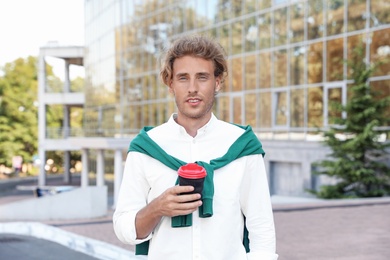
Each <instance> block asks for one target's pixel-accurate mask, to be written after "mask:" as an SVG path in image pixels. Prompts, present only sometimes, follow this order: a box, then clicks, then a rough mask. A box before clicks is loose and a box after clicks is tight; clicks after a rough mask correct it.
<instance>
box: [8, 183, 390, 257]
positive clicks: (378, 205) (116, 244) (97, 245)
mask: <svg viewBox="0 0 390 260" xmlns="http://www.w3.org/2000/svg"><path fill="white" fill-rule="evenodd" d="M109 191H110V188H109ZM31 196H32V194H31V193H30V194H28V193H23V194H18V192H15V190H13V189H9V190H8V192H1V185H0V204H2V203H8V202H12V201H16V200H20V199H24V198H27V197H31ZM272 202H273V209H274V219H275V228H276V241H277V245H276V247H277V253H278V254H279V260H388V259H390V197H386V198H373V199H350V200H318V199H312V198H294V197H282V196H273V197H272ZM0 214H1V212H0ZM112 214H113V210H112V209H109V211H108V212H107V215H106V216H103V217H100V218H94V219H74V220H50V221H49V220H48V221H41V222H39V223H38V222H31V221H29V220H26V221H25V222H18V223H14V222H0V259H15V260H24V259H34V260H35V259H59V260H62V259H72V258H74V259H82V260H83V259H115V260H116V259H139V258H136V257H134V253H133V249H134V248H133V247H132V246H130V245H124V244H122V243H121V242H120V241H119V240H118V239H117V238H116V236H115V234H114V231H113V227H112ZM26 234H29V235H26ZM48 234H49V235H48ZM50 234H51V235H50ZM58 237H61V239H59V238H58ZM49 240H50V241H49ZM42 256H44V257H43V258H42ZM61 257H62V258H61ZM232 260H234V259H232Z"/></svg>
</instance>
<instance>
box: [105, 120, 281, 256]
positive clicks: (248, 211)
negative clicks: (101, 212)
mask: <svg viewBox="0 0 390 260" xmlns="http://www.w3.org/2000/svg"><path fill="white" fill-rule="evenodd" d="M175 116H176V115H173V116H171V118H170V119H169V120H168V122H167V123H165V124H162V125H160V126H158V127H155V128H153V129H152V130H149V131H148V135H149V136H150V138H152V139H153V140H154V141H155V142H156V143H157V144H158V145H159V146H160V147H161V148H162V149H164V150H165V151H166V152H167V153H168V154H170V155H171V156H174V157H176V158H178V159H180V160H182V161H185V162H195V161H204V162H207V163H209V162H210V160H212V159H216V158H218V157H221V156H223V155H224V154H225V153H226V152H227V150H228V148H229V147H230V146H231V145H232V144H233V143H234V141H235V140H236V139H237V138H238V137H239V136H240V135H241V134H243V132H244V130H243V129H241V128H239V127H237V126H234V125H232V124H229V123H226V122H223V121H221V120H218V119H217V118H216V117H215V116H214V115H212V118H211V120H210V121H209V122H208V123H207V124H206V125H205V126H204V127H202V128H201V129H199V130H198V133H197V135H196V136H195V137H192V136H190V135H188V134H187V132H186V131H185V129H184V128H183V127H182V126H180V125H178V124H177V123H176V122H175V121H174V117H175ZM176 179H177V172H176V171H173V170H172V169H170V168H168V167H166V166H165V165H163V164H162V163H161V162H159V161H158V160H155V159H153V158H151V157H149V156H147V155H145V154H142V153H138V152H130V153H128V156H127V159H126V165H125V168H124V175H123V180H122V184H121V188H120V192H119V196H118V202H117V206H116V210H115V213H114V217H113V222H114V230H115V233H116V235H117V237H118V238H119V239H120V240H121V241H122V242H124V243H128V244H139V243H142V242H143V241H146V240H149V239H150V246H149V253H148V259H150V260H154V259H158V260H161V259H163V260H176V259H177V260H189V259H202V260H229V259H231V260H241V259H242V260H244V259H259V260H260V259H261V260H263V259H264V260H268V259H269V260H271V259H272V260H274V259H277V258H278V255H277V254H276V253H275V228H274V221H273V213H272V206H271V200H270V194H269V188H268V182H267V175H266V172H265V167H264V161H263V158H262V155H249V156H245V157H242V158H239V159H237V160H235V161H233V162H231V163H230V164H228V165H226V166H224V167H222V168H220V169H218V170H215V172H214V200H213V213H214V214H213V216H212V217H209V218H199V216H198V210H197V211H195V212H194V213H192V215H193V216H192V226H190V227H180V228H172V227H171V218H170V217H163V218H162V219H161V221H160V223H159V224H158V225H157V226H156V228H155V229H154V231H153V232H152V234H150V235H149V236H148V237H147V238H146V239H142V240H140V239H137V238H136V228H135V217H136V214H137V212H138V211H139V210H140V209H141V208H143V207H145V206H146V205H147V204H148V203H149V202H150V201H152V200H153V199H154V198H156V197H158V196H159V195H160V194H161V193H163V192H164V191H165V190H166V189H168V188H170V187H172V186H173V185H175V182H176ZM243 214H244V215H245V216H246V226H247V228H248V230H249V240H250V253H248V254H247V253H246V252H245V248H244V246H243V244H242V241H243V229H244V217H243Z"/></svg>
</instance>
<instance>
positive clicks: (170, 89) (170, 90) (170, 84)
mask: <svg viewBox="0 0 390 260" xmlns="http://www.w3.org/2000/svg"><path fill="white" fill-rule="evenodd" d="M168 91H169V93H171V94H175V92H174V91H173V88H172V80H170V81H169V85H168Z"/></svg>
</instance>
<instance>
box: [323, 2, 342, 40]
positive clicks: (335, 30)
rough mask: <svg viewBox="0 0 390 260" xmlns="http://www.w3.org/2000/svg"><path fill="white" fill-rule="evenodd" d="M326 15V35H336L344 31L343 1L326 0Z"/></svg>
mask: <svg viewBox="0 0 390 260" xmlns="http://www.w3.org/2000/svg"><path fill="white" fill-rule="evenodd" d="M326 3H327V9H326V11H327V16H326V29H327V35H337V34H340V33H342V32H343V31H344V1H343V0H326Z"/></svg>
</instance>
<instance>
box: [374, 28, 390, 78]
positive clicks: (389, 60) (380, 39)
mask: <svg viewBox="0 0 390 260" xmlns="http://www.w3.org/2000/svg"><path fill="white" fill-rule="evenodd" d="M370 42H371V45H370V51H371V53H370V56H371V60H372V61H373V62H377V63H381V64H380V65H379V66H378V68H377V69H376V70H375V71H374V74H373V75H374V76H388V75H389V74H390V43H389V42H390V28H388V29H384V30H380V31H375V32H373V33H372V39H371V40H370Z"/></svg>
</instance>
